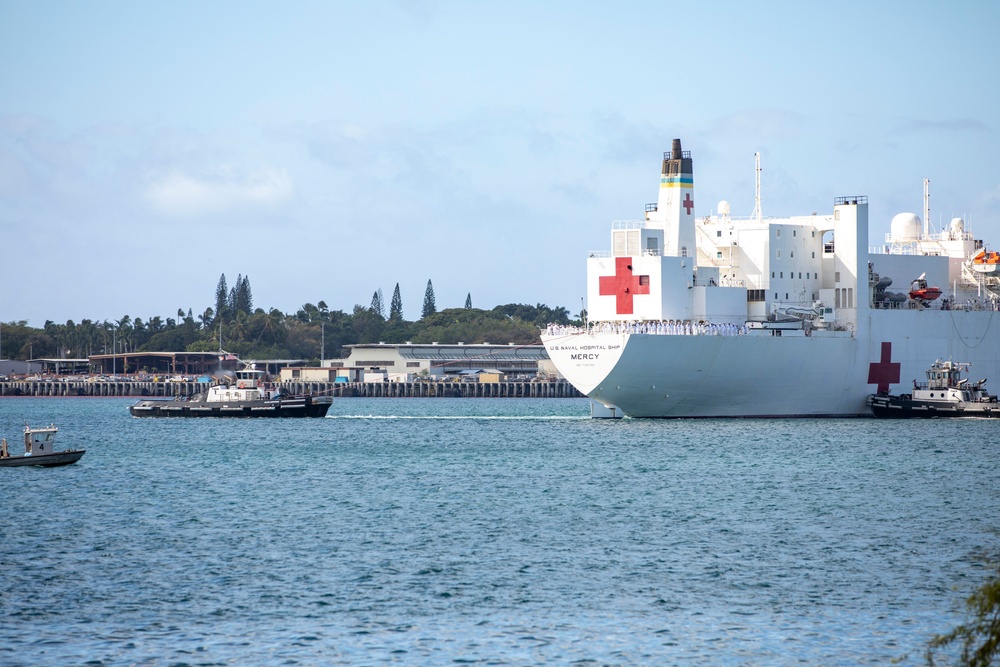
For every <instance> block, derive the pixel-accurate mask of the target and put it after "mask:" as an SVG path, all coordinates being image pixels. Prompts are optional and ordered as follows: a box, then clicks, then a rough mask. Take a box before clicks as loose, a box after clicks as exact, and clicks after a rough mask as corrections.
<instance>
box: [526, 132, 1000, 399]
mask: <svg viewBox="0 0 1000 667" xmlns="http://www.w3.org/2000/svg"><path fill="white" fill-rule="evenodd" d="M672 148H673V150H671V151H670V152H669V153H665V154H664V157H663V168H662V172H661V178H660V189H659V197H658V200H657V202H656V204H649V205H647V206H646V216H645V219H644V220H637V221H617V222H614V223H613V224H612V229H611V250H610V251H609V252H592V253H590V255H589V257H588V259H587V312H588V321H587V323H586V326H585V327H579V328H578V327H557V326H550V327H549V328H548V329H547V330H546V331H545V332H543V334H542V342H543V343H544V344H545V347H546V349H547V350H548V353H549V356H550V358H551V359H552V361H553V362H554V363H555V365H556V367H557V368H558V369H559V371H560V372H561V373H562V374H563V375H564V376H565V377H566V378H567V379H568V380H569V381H570V382H571V383H572V384H573V385H574V386H576V387H577V388H578V389H579V390H580V391H581V392H583V393H584V394H586V395H587V396H589V397H590V398H591V399H592V401H593V406H594V411H593V414H594V416H621V415H622V414H624V415H628V416H632V417H818V416H862V415H869V414H870V412H869V410H868V407H867V405H866V398H867V397H868V396H869V395H870V394H876V393H888V392H889V391H890V389H891V388H892V387H893V386H894V385H900V384H902V385H906V386H909V384H910V383H911V382H912V381H913V380H914V379H916V378H922V377H923V374H924V371H925V370H926V369H927V367H928V365H929V364H931V363H932V362H933V361H934V360H935V359H949V358H952V359H957V360H961V361H963V362H969V363H971V365H972V373H974V374H975V375H976V377H983V378H986V377H997V376H1000V312H998V310H1000V270H998V267H1000V255H998V254H997V253H995V252H991V251H988V250H987V248H986V247H985V246H984V245H983V243H982V241H979V240H975V239H974V238H973V236H972V234H971V233H970V232H967V231H966V230H965V224H964V222H963V221H962V220H961V219H959V218H955V219H953V220H952V221H951V224H950V225H949V227H948V228H947V229H946V230H944V231H941V232H935V233H931V232H930V231H929V229H928V227H927V226H926V220H927V217H928V213H929V211H928V204H927V202H928V201H929V199H928V198H929V195H928V192H927V182H926V181H925V184H924V187H925V191H924V226H923V228H921V221H920V218H919V217H918V216H917V215H915V214H912V213H901V214H899V215H897V216H895V217H894V218H893V220H892V222H891V225H890V234H889V235H888V236H887V242H888V244H889V245H888V246H887V247H886V248H885V249H883V250H882V251H879V252H874V251H872V252H870V251H869V249H868V202H867V198H866V197H863V196H851V197H838V198H837V199H836V200H835V201H834V206H833V212H832V213H831V214H826V215H816V214H812V215H804V216H794V217H790V218H780V219H779V218H762V217H761V216H760V206H759V202H760V189H759V188H760V186H759V183H760V179H759V175H760V170H759V164H758V172H757V173H758V191H757V202H758V206H757V208H756V210H755V213H756V215H754V216H751V217H750V218H743V219H738V218H735V217H731V216H730V215H729V206H728V204H727V203H726V202H722V203H720V204H719V210H718V214H717V215H710V216H708V217H701V218H696V217H695V214H694V177H693V169H692V161H691V156H690V153H688V152H686V151H682V150H681V143H680V140H674V142H673V147H672Z"/></svg>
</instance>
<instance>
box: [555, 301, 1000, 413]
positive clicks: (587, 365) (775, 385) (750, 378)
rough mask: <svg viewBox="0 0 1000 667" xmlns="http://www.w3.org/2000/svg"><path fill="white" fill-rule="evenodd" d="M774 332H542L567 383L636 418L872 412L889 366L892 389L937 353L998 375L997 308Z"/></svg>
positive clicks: (875, 315) (902, 314) (894, 315)
mask: <svg viewBox="0 0 1000 667" xmlns="http://www.w3.org/2000/svg"><path fill="white" fill-rule="evenodd" d="M994 320H996V321H994ZM776 333H777V332H766V331H765V332H760V333H756V334H749V335H731V336H719V335H661V334H635V333H627V334H596V335H593V334H558V333H555V334H546V335H543V337H542V339H543V342H544V343H545V345H546V348H547V350H548V352H549V356H550V358H551V359H552V361H553V362H554V363H555V365H556V367H557V368H558V369H559V371H560V372H561V373H562V374H563V375H564V376H565V377H566V379H567V380H568V381H569V382H571V383H572V384H573V385H574V386H576V387H577V389H579V390H580V391H581V392H582V393H584V394H585V395H587V396H588V397H590V398H591V399H593V400H595V401H597V402H599V403H601V404H602V405H605V406H609V407H611V406H614V407H617V408H619V409H620V410H621V411H622V412H623V413H624V414H625V415H628V416H631V417H665V418H671V417H673V418H697V417H860V416H870V415H871V413H870V411H869V409H868V406H867V397H868V396H869V395H871V394H872V393H874V392H875V391H876V390H877V389H878V387H877V382H878V380H879V378H880V377H881V375H880V373H881V370H880V369H882V368H884V369H885V370H886V372H888V373H889V374H890V376H891V377H892V378H893V379H892V381H891V382H889V381H886V384H885V386H883V387H882V389H884V390H887V391H891V390H893V389H894V388H895V389H898V388H899V387H900V386H909V385H910V383H912V382H913V381H914V380H916V379H917V378H922V377H923V375H924V371H925V369H926V368H927V366H928V364H929V363H930V362H932V361H933V360H935V359H938V358H945V359H947V358H955V359H962V360H968V361H969V362H971V364H972V368H973V371H972V372H973V373H974V374H975V375H976V376H977V377H983V378H986V377H997V376H998V374H1000V354H998V347H1000V315H998V314H997V313H994V312H988V311H940V310H937V311H935V310H919V311H918V310H913V311H909V310H894V311H878V310H872V311H867V312H866V316H865V317H864V318H862V320H861V321H860V322H859V326H858V331H856V332H851V331H836V332H826V331H815V332H812V335H808V336H807V335H805V332H803V331H782V332H781V335H775V334H776ZM886 343H888V348H886V347H885V345H884V344H886ZM886 352H888V358H885V353H886ZM893 364H898V366H893ZM895 369H898V370H895ZM893 373H895V375H893ZM873 378H874V379H875V380H876V383H871V382H870V380H872V379H873Z"/></svg>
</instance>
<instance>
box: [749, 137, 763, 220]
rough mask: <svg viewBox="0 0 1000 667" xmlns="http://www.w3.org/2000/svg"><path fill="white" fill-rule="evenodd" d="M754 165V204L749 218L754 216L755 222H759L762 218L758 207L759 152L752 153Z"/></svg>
mask: <svg viewBox="0 0 1000 667" xmlns="http://www.w3.org/2000/svg"><path fill="white" fill-rule="evenodd" d="M753 160H754V166H755V170H756V172H757V187H756V190H755V194H754V200H753V201H754V204H753V213H751V214H750V217H751V218H756V219H757V222H760V221H761V219H762V218H763V213H762V212H761V209H760V152H759V151H758V152H757V153H754V154H753Z"/></svg>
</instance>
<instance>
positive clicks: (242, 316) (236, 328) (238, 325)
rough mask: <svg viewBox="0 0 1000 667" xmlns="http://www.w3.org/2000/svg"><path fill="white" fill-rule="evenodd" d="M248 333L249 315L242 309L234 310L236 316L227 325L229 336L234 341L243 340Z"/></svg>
mask: <svg viewBox="0 0 1000 667" xmlns="http://www.w3.org/2000/svg"><path fill="white" fill-rule="evenodd" d="M249 335H250V316H249V315H247V314H246V312H244V311H242V310H238V311H236V317H234V318H233V321H232V323H231V324H230V325H229V337H230V338H232V339H233V340H236V341H244V340H246V339H247V336H249Z"/></svg>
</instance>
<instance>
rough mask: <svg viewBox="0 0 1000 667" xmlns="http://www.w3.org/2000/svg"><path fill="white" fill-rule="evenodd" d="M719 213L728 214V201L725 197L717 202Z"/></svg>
mask: <svg viewBox="0 0 1000 667" xmlns="http://www.w3.org/2000/svg"><path fill="white" fill-rule="evenodd" d="M719 215H729V202H727V201H726V200H725V199H723V200H722V201H720V202H719Z"/></svg>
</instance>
